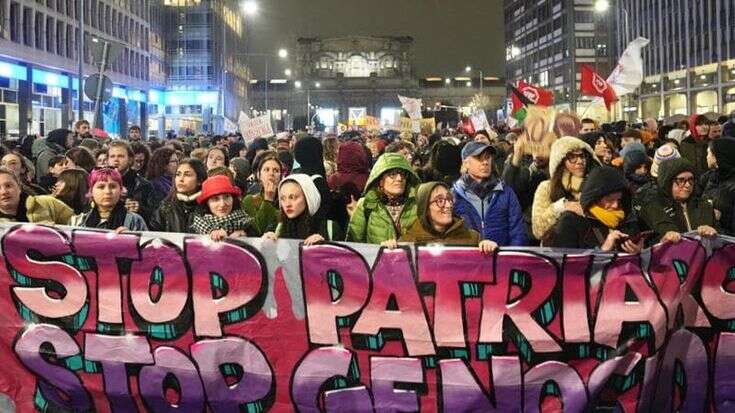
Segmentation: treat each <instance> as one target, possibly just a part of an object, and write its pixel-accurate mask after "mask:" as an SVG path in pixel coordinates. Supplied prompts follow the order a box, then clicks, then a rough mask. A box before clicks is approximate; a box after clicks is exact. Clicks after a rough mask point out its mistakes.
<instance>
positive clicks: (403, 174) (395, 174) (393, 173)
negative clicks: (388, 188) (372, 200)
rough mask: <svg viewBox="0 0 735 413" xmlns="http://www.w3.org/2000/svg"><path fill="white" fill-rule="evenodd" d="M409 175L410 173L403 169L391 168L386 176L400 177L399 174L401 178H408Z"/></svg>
mask: <svg viewBox="0 0 735 413" xmlns="http://www.w3.org/2000/svg"><path fill="white" fill-rule="evenodd" d="M407 175H408V174H407V173H406V171H404V170H403V169H391V170H390V171H388V172H386V173H385V176H386V177H387V178H390V179H398V177H399V176H400V177H401V179H406V176H407Z"/></svg>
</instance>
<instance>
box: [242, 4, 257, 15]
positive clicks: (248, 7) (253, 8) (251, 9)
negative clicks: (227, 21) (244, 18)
mask: <svg viewBox="0 0 735 413" xmlns="http://www.w3.org/2000/svg"><path fill="white" fill-rule="evenodd" d="M242 12H243V13H245V14H246V15H248V16H252V15H254V14H255V13H257V12H258V3H256V2H255V1H253V0H248V1H246V2H243V3H242Z"/></svg>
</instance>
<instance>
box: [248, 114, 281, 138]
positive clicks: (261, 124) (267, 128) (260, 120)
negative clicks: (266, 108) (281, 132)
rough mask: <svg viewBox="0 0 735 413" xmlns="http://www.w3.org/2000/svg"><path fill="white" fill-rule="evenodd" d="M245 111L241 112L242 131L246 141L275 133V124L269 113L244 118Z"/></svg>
mask: <svg viewBox="0 0 735 413" xmlns="http://www.w3.org/2000/svg"><path fill="white" fill-rule="evenodd" d="M242 115H244V113H242V112H241V113H240V116H241V119H240V133H242V137H243V139H245V141H246V142H251V141H252V140H254V139H256V138H261V137H267V136H272V135H273V126H272V125H271V120H270V117H269V116H268V115H263V116H258V117H257V118H248V117H247V115H246V116H245V118H242Z"/></svg>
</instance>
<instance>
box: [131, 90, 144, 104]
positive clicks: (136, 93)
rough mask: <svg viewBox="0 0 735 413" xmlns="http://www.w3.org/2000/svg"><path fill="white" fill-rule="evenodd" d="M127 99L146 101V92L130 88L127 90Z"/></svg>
mask: <svg viewBox="0 0 735 413" xmlns="http://www.w3.org/2000/svg"><path fill="white" fill-rule="evenodd" d="M128 100H132V101H135V102H146V101H147V96H146V93H145V92H143V91H140V90H135V89H130V90H128Z"/></svg>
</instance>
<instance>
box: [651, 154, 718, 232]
mask: <svg viewBox="0 0 735 413" xmlns="http://www.w3.org/2000/svg"><path fill="white" fill-rule="evenodd" d="M682 172H691V173H693V174H694V176H695V181H696V173H695V167H694V166H693V165H692V164H691V163H690V162H689V161H687V160H686V159H683V158H681V159H674V160H670V161H666V162H662V163H661V165H660V167H659V172H658V193H657V194H655V195H653V196H651V197H650V198H649V199H648V200H647V202H646V203H645V204H643V205H641V212H640V216H641V219H642V220H643V221H644V222H645V223H646V225H647V226H648V228H651V229H652V230H653V231H655V232H656V237H655V240H660V239H661V237H663V236H664V234H666V233H667V232H669V231H674V232H680V233H686V232H690V231H695V230H696V229H697V228H698V227H699V226H702V225H709V226H711V227H716V223H715V213H714V208H713V206H712V201H709V200H706V199H703V198H701V197H699V196H697V192H696V188H695V190H694V191H693V192H692V195H691V197H690V198H689V200H688V201H687V202H686V203H685V204H682V203H680V202H677V201H675V200H674V197H673V195H672V193H671V188H672V185H673V182H674V178H676V176H677V175H679V174H681V173H682Z"/></svg>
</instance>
